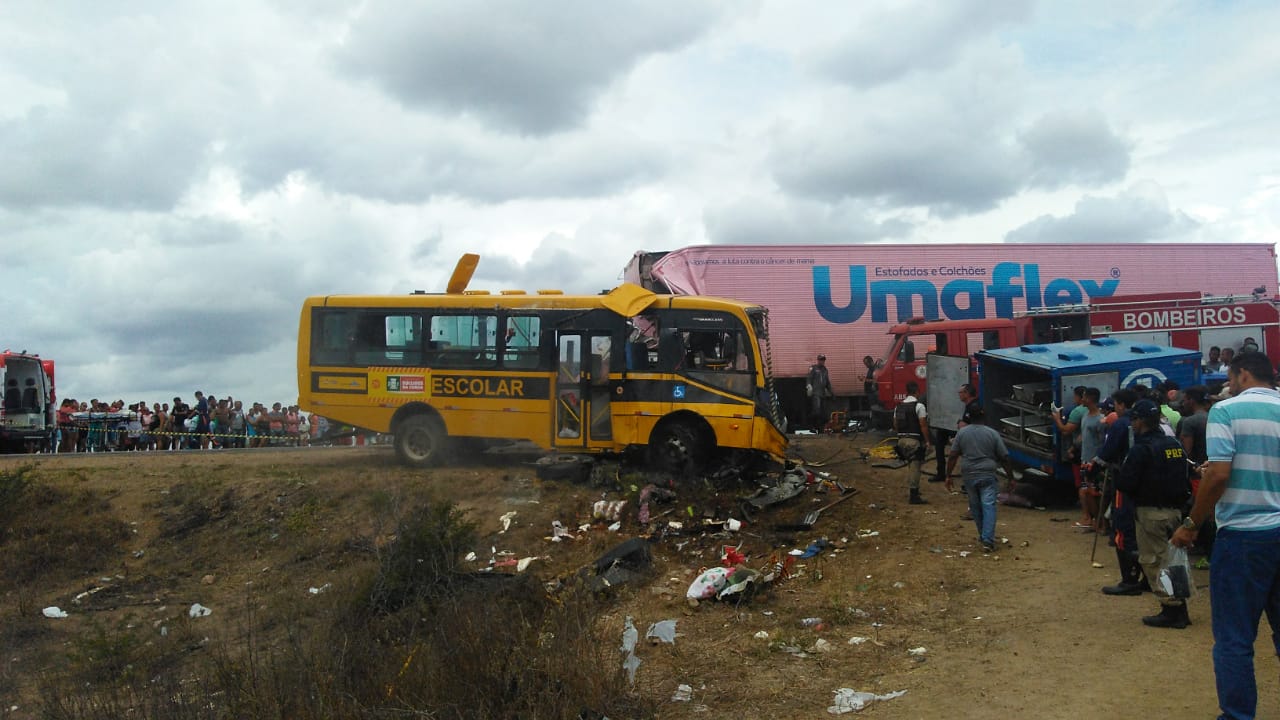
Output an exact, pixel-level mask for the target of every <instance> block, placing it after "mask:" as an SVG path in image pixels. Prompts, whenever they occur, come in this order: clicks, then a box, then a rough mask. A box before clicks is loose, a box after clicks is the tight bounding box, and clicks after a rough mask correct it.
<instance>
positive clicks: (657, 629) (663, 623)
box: [644, 620, 676, 645]
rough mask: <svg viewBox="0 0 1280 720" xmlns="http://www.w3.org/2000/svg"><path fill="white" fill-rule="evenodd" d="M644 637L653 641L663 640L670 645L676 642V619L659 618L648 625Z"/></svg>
mask: <svg viewBox="0 0 1280 720" xmlns="http://www.w3.org/2000/svg"><path fill="white" fill-rule="evenodd" d="M644 637H645V639H646V640H650V641H651V642H653V643H655V644H656V643H659V642H664V643H668V644H670V645H675V644H676V621H675V620H659V621H658V622H656V623H653V624H652V625H650V626H649V629H648V630H647V631H645V634H644Z"/></svg>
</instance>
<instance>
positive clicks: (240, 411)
mask: <svg viewBox="0 0 1280 720" xmlns="http://www.w3.org/2000/svg"><path fill="white" fill-rule="evenodd" d="M328 434H329V423H328V421H327V420H326V419H325V418H324V417H322V416H319V415H315V414H312V415H307V414H305V413H302V412H300V411H299V409H298V406H297V405H289V406H287V407H286V406H283V405H282V404H281V403H278V402H277V403H272V405H271V407H267V406H266V405H264V404H263V403H259V402H255V403H253V404H252V405H250V406H249V407H248V408H247V409H246V408H245V407H244V403H243V402H242V401H240V400H236V399H235V398H232V397H226V398H221V399H219V398H214V397H205V394H204V393H203V392H202V391H196V393H195V402H194V403H192V404H188V403H186V402H184V401H183V400H182V398H181V397H175V398H174V399H173V403H172V404H170V403H152V404H151V405H150V406H148V405H147V403H146V402H137V403H134V404H132V405H126V404H125V402H124V401H123V400H116V401H115V402H112V403H107V402H102V401H99V400H97V399H94V400H90V401H89V402H78V401H76V400H74V399H70V398H68V399H65V400H63V401H61V403H59V405H58V417H57V431H56V437H54V438H53V443H52V446H53V447H54V448H56V451H57V452H62V453H65V452H102V451H115V450H194V449H205V450H208V449H217V448H257V447H268V446H271V447H276V446H302V445H309V444H311V443H312V442H314V441H317V440H319V439H321V438H326V437H327V436H328Z"/></svg>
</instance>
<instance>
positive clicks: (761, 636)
mask: <svg viewBox="0 0 1280 720" xmlns="http://www.w3.org/2000/svg"><path fill="white" fill-rule="evenodd" d="M754 637H755V639H757V640H768V639H769V633H767V632H765V631H764V630H761V631H760V632H758V633H756V634H755V635H754Z"/></svg>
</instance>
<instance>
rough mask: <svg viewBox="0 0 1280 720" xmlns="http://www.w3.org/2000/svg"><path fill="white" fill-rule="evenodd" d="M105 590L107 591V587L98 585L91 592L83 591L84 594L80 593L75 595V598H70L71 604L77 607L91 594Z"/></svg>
mask: <svg viewBox="0 0 1280 720" xmlns="http://www.w3.org/2000/svg"><path fill="white" fill-rule="evenodd" d="M106 589H107V586H106V585H99V586H98V587H96V588H93V589H92V590H85V591H84V592H82V593H80V594H78V595H76V596H75V597H73V598H71V602H73V603H75V604H77V605H79V604H80V601H81V600H83V599H85V598H87V597H89V596H90V595H92V594H94V593H98V592H102V591H103V590H106Z"/></svg>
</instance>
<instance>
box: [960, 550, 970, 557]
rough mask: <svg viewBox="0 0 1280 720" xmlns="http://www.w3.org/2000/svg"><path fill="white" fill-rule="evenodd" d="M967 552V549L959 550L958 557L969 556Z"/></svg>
mask: <svg viewBox="0 0 1280 720" xmlns="http://www.w3.org/2000/svg"><path fill="white" fill-rule="evenodd" d="M969 554H970V553H969V551H968V550H961V551H960V557H969Z"/></svg>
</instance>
